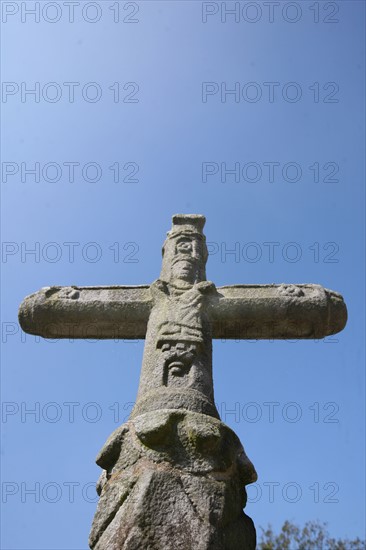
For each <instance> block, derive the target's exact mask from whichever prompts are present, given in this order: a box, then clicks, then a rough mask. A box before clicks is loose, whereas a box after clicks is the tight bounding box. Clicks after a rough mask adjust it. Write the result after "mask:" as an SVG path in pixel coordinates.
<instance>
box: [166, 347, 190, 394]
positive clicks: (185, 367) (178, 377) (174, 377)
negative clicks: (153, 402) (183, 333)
mask: <svg viewBox="0 0 366 550" xmlns="http://www.w3.org/2000/svg"><path fill="white" fill-rule="evenodd" d="M161 351H162V353H163V356H164V371H165V373H164V379H165V385H167V386H172V385H173V386H181V385H185V384H186V383H187V382H188V380H187V376H188V375H189V371H190V368H191V366H192V363H193V361H194V359H195V357H196V352H197V348H196V346H195V345H194V344H187V343H184V342H172V343H166V344H163V346H162V348H161Z"/></svg>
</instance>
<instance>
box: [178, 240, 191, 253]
mask: <svg viewBox="0 0 366 550" xmlns="http://www.w3.org/2000/svg"><path fill="white" fill-rule="evenodd" d="M177 250H178V252H191V251H192V243H191V242H190V241H181V242H180V243H178V244H177Z"/></svg>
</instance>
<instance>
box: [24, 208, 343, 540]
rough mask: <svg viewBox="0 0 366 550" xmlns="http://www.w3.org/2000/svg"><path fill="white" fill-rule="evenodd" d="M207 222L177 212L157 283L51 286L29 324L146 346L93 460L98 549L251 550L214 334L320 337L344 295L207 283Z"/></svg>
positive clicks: (33, 329) (336, 324)
mask: <svg viewBox="0 0 366 550" xmlns="http://www.w3.org/2000/svg"><path fill="white" fill-rule="evenodd" d="M204 223H205V218H204V217H203V216H198V215H183V214H178V215H176V216H174V217H173V226H172V229H171V231H170V232H169V233H168V236H167V239H166V241H165V243H164V246H163V262H162V270H161V274H160V278H159V279H158V280H157V281H155V282H154V283H152V284H151V285H150V286H147V285H143V286H135V287H126V286H125V287H122V286H118V287H47V288H44V289H42V290H41V291H39V292H38V293H36V294H33V295H31V296H28V297H27V298H26V299H25V300H24V302H23V304H22V305H21V307H20V312H19V319H20V323H21V326H22V328H23V329H24V330H25V331H27V332H30V333H32V334H39V335H42V336H45V337H54V338H55V337H57V338H90V337H93V338H146V341H145V349H144V356H143V362H142V369H141V377H140V385H139V390H138V395H137V400H136V405H135V407H134V409H133V411H132V413H131V416H130V419H129V421H128V422H127V423H126V424H124V425H123V426H121V427H120V428H118V429H117V430H116V431H115V432H114V433H113V434H112V435H111V436H110V437H109V439H108V440H107V442H106V444H105V445H104V447H103V449H102V450H101V452H100V453H99V455H98V457H97V463H98V465H99V466H100V467H101V468H103V470H104V471H103V473H102V475H101V476H100V479H99V481H98V484H97V491H98V494H99V495H100V500H99V503H98V507H97V512H96V514H95V517H94V521H93V526H92V530H91V534H90V547H91V548H92V549H93V550H142V549H143V550H178V549H180V550H239V549H240V550H254V548H255V528H254V525H253V522H252V520H251V519H250V518H249V517H248V516H246V514H244V512H243V508H244V507H245V504H246V490H245V486H246V485H248V484H249V483H252V482H254V481H255V480H256V478H257V476H256V472H255V469H254V467H253V465H252V463H251V462H250V460H249V459H248V457H247V456H246V454H245V452H244V449H243V447H242V445H241V443H240V441H239V439H238V438H237V436H236V435H235V434H234V432H233V431H232V430H231V429H230V428H229V427H228V426H226V425H225V424H223V423H222V422H221V421H220V419H219V415H218V412H217V409H216V407H215V402H214V391H213V380H212V338H250V339H252V338H258V339H259V338H321V337H324V336H326V335H328V334H334V333H336V332H338V331H340V330H342V328H343V327H344V325H345V323H346V319H347V310H346V306H345V304H344V301H343V298H342V297H341V296H340V295H339V294H337V293H336V292H333V291H330V290H327V289H324V288H323V287H321V286H319V285H310V284H301V285H288V284H282V285H235V286H230V287H221V288H216V287H215V285H214V283H212V282H210V281H207V280H206V271H205V265H206V260H207V256H208V254H207V248H206V243H205V237H204V235H203V232H202V230H203V226H204Z"/></svg>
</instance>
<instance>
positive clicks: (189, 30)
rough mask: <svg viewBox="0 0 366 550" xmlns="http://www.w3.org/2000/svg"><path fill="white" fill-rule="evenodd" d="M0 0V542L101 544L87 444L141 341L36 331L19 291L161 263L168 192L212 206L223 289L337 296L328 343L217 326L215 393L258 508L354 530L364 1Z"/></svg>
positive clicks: (108, 417) (123, 406) (141, 275)
mask: <svg viewBox="0 0 366 550" xmlns="http://www.w3.org/2000/svg"><path fill="white" fill-rule="evenodd" d="M1 4H2V6H1V7H2V10H3V11H2V17H3V24H2V45H3V48H4V49H3V53H2V62H3V63H2V79H3V81H4V82H5V84H4V85H3V86H5V87H4V89H3V92H4V94H3V103H2V105H1V107H2V112H3V118H2V132H3V139H4V142H3V149H2V162H3V165H2V168H3V177H2V199H3V200H2V208H3V210H2V222H3V226H2V240H3V255H2V271H3V280H2V320H3V321H2V331H3V336H2V337H3V361H2V399H3V416H2V432H3V443H2V499H3V504H2V508H3V520H2V548H3V549H4V550H30V549H32V550H55V549H59V550H84V549H86V548H87V538H88V533H89V529H90V525H91V521H92V517H93V514H94V511H95V508H96V496H95V493H94V488H93V484H94V483H95V482H96V480H97V478H98V476H99V473H100V470H99V468H98V467H97V466H96V465H95V464H94V458H95V456H96V454H97V452H98V451H99V449H100V448H101V446H102V445H103V444H104V442H105V440H106V438H107V437H108V436H109V434H110V433H111V432H112V431H113V430H114V429H115V428H116V427H117V426H118V425H119V424H120V423H121V422H122V421H123V420H124V419H126V417H127V416H128V413H129V411H130V410H131V404H132V403H133V401H134V399H135V396H136V390H137V384H138V378H139V371H140V364H141V358H142V353H143V342H142V341H140V342H114V341H105V342H88V341H75V342H69V341H58V342H49V341H44V340H41V341H38V340H36V339H35V338H34V337H31V336H29V335H27V336H25V335H24V334H22V333H21V332H20V330H19V327H18V325H17V309H18V305H19V303H20V302H21V300H22V299H23V298H24V296H26V295H28V294H30V293H32V292H34V291H36V290H38V289H39V288H41V287H43V286H48V285H71V284H76V285H100V284H101V285H108V284H113V285H116V284H143V283H150V282H152V281H153V280H155V279H156V278H157V277H158V276H159V272H160V265H161V254H160V251H161V245H162V242H163V240H164V237H165V232H166V231H167V230H168V229H169V228H170V225H171V216H172V214H174V213H176V212H185V213H202V214H205V215H206V217H207V224H206V228H205V232H206V235H207V240H208V242H209V243H210V250H211V255H210V258H209V261H208V266H207V274H208V278H209V279H210V280H213V281H214V282H215V283H216V284H217V285H218V286H220V285H224V284H235V283H243V284H245V283H281V282H291V283H296V282H298V283H320V284H322V285H323V286H325V287H327V288H331V289H334V290H337V291H339V292H341V293H342V294H343V296H344V297H345V300H346V302H347V305H348V310H349V321H348V324H347V327H346V329H345V330H344V331H343V332H342V333H341V334H339V335H337V336H335V337H332V338H327V339H326V340H325V341H320V342H313V341H306V342H279V341H277V342H268V341H263V342H247V341H241V342H215V343H214V380H215V393H216V402H217V405H218V408H219V409H220V410H221V411H222V418H223V420H224V421H226V422H227V423H228V424H229V425H230V426H231V427H233V429H234V430H235V431H236V432H237V434H238V435H239V437H240V439H241V441H242V442H243V445H244V446H245V449H246V452H247V454H248V456H249V457H250V458H251V460H252V461H253V463H254V465H255V466H256V469H257V471H258V475H259V480H258V483H257V485H256V486H255V487H252V488H250V487H249V488H248V494H249V503H248V506H247V509H246V510H247V513H248V514H249V515H250V516H251V517H252V518H253V519H254V521H255V523H256V525H257V526H261V525H262V526H265V525H267V524H268V523H269V522H270V523H272V525H273V526H274V527H275V528H276V529H279V527H280V525H281V524H282V523H283V521H284V520H285V519H291V520H294V521H295V522H298V523H300V524H303V523H304V522H305V521H307V520H310V519H316V518H318V519H320V520H322V521H326V522H328V523H329V529H330V532H331V533H332V535H333V536H342V537H343V536H349V537H352V538H353V537H356V536H364V529H365V523H364V517H365V510H364V487H365V485H364V459H365V442H364V417H365V411H364V388H365V385H364V333H365V327H364V315H363V313H364V312H363V308H364V278H365V271H364V259H363V254H364V181H365V174H364V146H365V143H364V115H365V112H364V95H365V87H364V67H365V64H364V53H363V40H364V15H365V14H364V11H365V5H364V3H363V2H354V1H347V2H345V1H340V2H330V3H324V2H315V3H314V2H306V1H301V3H300V2H292V3H284V2H281V3H280V4H279V6H277V5H276V6H274V5H273V4H272V7H273V10H274V11H273V12H272V11H271V12H270V11H269V9H270V8H269V6H268V5H267V6H266V3H262V2H254V3H253V2H252V3H250V5H248V3H240V12H239V13H237V14H236V15H235V14H234V15H230V14H225V13H224V12H223V11H220V10H221V8H220V6H221V3H218V2H209V3H204V4H201V2H180V1H174V2H155V1H149V2H147V1H145V2H139V3H138V4H136V3H133V2H119V3H118V2H112V1H109V0H103V1H102V2H97V3H95V2H94V3H93V2H92V3H91V2H84V1H83V0H80V3H79V4H73V5H72V6H71V7H70V6H67V5H65V3H64V2H51V3H46V2H40V4H39V6H40V7H39V14H38V13H36V14H35V15H32V14H30V13H28V12H27V10H29V9H30V8H34V4H35V3H34V2H30V1H27V2H22V3H21V2H5V1H3V2H2V3H1ZM45 6H46V8H45ZM118 6H119V8H118ZM233 6H234V3H233V2H229V3H227V5H226V7H227V8H228V9H229V8H232V7H233ZM36 9H37V7H36ZM271 9H272V8H271ZM72 10H74V13H72ZM36 18H39V20H37V21H36ZM235 18H236V20H235ZM133 20H135V22H132V21H133ZM52 21H53V22H52ZM92 21H94V22H92ZM22 83H23V84H22ZM65 83H69V84H65ZM71 83H73V84H71ZM203 83H206V84H203ZM207 83H209V84H207ZM31 89H34V90H36V91H35V94H33V95H32V94H30V93H27V91H29V90H31ZM230 90H234V92H235V93H232V94H226V95H225V91H226V92H228V91H230ZM221 93H222V94H223V95H221ZM72 99H73V101H72ZM35 163H39V164H38V165H35ZM72 163H78V164H72ZM89 163H91V164H89ZM207 163H209V164H207ZM117 166H119V168H120V174H119V175H118V174H117ZM32 167H33V168H35V169H36V174H33V175H32V174H31V173H30V172H29V171H27V170H29V169H32ZM110 167H113V168H110ZM233 168H235V169H236V170H237V172H236V174H235V173H234V174H232V173H231V174H230V173H228V172H227V173H226V174H225V169H226V170H232V169H233ZM73 171H74V177H71V175H72V172H73ZM37 172H39V174H38V173H37ZM272 176H273V177H272ZM93 180H94V181H93ZM65 243H66V244H65ZM67 243H69V244H67ZM70 243H74V244H70ZM265 243H267V244H265ZM268 243H272V244H268ZM32 249H33V250H35V253H34V254H31V253H27V251H29V250H32ZM234 249H235V250H236V253H235V254H228V253H227V252H228V251H229V250H234ZM72 251H73V254H72ZM270 252H272V254H270ZM93 260H95V261H93ZM30 409H34V410H35V411H36V413H35V414H33V415H32V414H29V413H28V414H27V413H26V411H27V410H30ZM230 410H234V411H235V413H234V414H229V412H228V411H230ZM72 411H73V414H72ZM53 420H54V421H53ZM32 489H33V491H34V492H33V494H32V493H31V491H32Z"/></svg>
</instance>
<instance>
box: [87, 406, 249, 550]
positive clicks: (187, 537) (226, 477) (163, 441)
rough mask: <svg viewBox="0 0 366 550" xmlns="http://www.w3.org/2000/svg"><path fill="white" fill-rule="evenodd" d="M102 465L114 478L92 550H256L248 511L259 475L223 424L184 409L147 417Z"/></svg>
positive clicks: (108, 451) (135, 422) (106, 452)
mask: <svg viewBox="0 0 366 550" xmlns="http://www.w3.org/2000/svg"><path fill="white" fill-rule="evenodd" d="M97 463H98V464H99V466H101V467H102V468H104V469H105V471H106V473H105V474H103V475H102V480H101V481H100V483H99V491H100V494H101V497H100V500H99V504H98V509H97V513H96V515H95V518H94V522H93V527H92V531H91V534H90V546H91V547H92V548H95V549H96V550H104V549H107V548H108V549H109V548H121V549H122V548H123V549H126V550H127V549H128V550H130V549H135V548H136V549H140V548H146V549H148V548H156V549H160V548H164V549H167V550H170V549H172V550H173V549H176V548H181V549H182V550H190V549H196V548H199V549H202V550H208V549H212V550H215V549H217V550H219V549H220V550H221V549H222V550H224V549H225V550H236V549H238V550H239V549H240V550H242V549H244V550H245V549H254V548H255V530H254V526H253V523H252V521H251V519H250V518H248V516H246V515H245V514H244V513H243V507H244V506H245V503H246V492H245V485H247V484H248V483H251V482H253V481H255V480H256V473H255V470H254V467H253V465H252V464H251V462H250V461H249V459H248V458H247V456H246V454H245V452H244V450H243V447H242V446H241V444H240V441H239V440H238V438H237V436H236V435H235V434H234V432H233V431H232V430H231V429H230V428H229V427H228V426H226V425H225V424H223V423H222V422H220V421H219V420H217V419H215V418H211V417H210V416H207V415H203V414H199V413H192V412H187V411H181V410H176V409H175V410H168V409H166V410H160V411H158V412H156V413H154V414H153V415H151V414H149V413H146V414H142V415H140V416H137V417H136V418H134V419H132V420H130V421H129V422H128V423H127V424H125V425H124V427H123V430H121V428H119V429H118V430H116V432H115V433H114V434H112V436H111V438H109V440H108V441H107V443H106V445H105V447H104V448H103V449H102V451H101V453H100V454H99V456H98V458H97Z"/></svg>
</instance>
